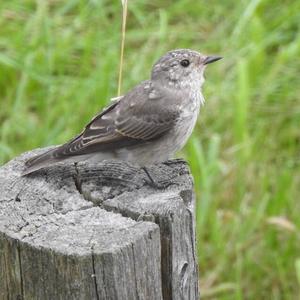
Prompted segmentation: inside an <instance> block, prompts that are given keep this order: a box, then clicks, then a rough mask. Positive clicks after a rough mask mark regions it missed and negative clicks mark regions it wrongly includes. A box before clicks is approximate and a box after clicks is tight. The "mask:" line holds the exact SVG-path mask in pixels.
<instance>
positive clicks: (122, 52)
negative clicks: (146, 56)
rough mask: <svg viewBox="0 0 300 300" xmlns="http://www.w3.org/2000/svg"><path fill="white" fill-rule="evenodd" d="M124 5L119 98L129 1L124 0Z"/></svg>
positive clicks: (120, 84) (119, 86) (119, 87)
mask: <svg viewBox="0 0 300 300" xmlns="http://www.w3.org/2000/svg"><path fill="white" fill-rule="evenodd" d="M122 4H123V13H122V41H121V53H120V68H119V82H118V96H121V86H122V71H123V57H124V46H125V33H126V19H127V0H122Z"/></svg>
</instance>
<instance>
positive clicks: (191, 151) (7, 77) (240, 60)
mask: <svg viewBox="0 0 300 300" xmlns="http://www.w3.org/2000/svg"><path fill="white" fill-rule="evenodd" d="M121 9H122V8H121V3H120V1H104V0H103V1H100V0H99V1H97V0H90V1H83V0H82V1H79V0H69V1H60V0H51V1H50V0H48V1H43V0H40V1H34V0H26V1H17V0H11V1H1V2H0V122H1V123H0V124H1V128H0V162H1V163H4V162H6V161H7V160H9V159H11V158H12V157H14V156H16V155H18V154H20V153H21V152H23V151H25V150H29V149H32V148H36V147H42V146H46V145H51V144H57V143H62V142H64V141H66V140H68V139H69V138H71V137H72V136H73V135H74V134H76V133H78V132H79V131H80V130H81V128H82V126H83V125H84V124H85V123H86V122H87V121H88V120H89V119H90V118H91V117H92V116H93V115H94V114H95V113H96V112H98V111H99V110H100V109H101V107H103V106H104V105H105V104H106V103H107V102H108V101H109V99H110V97H113V96H115V95H116V94H117V82H118V78H117V74H118V66H119V46H120V37H121V33H120V28H121ZM299 20H300V2H299V1H292V0H290V1H288V0H285V1H284V0H274V1H271V0H252V1H245V0H243V1H234V0H226V1H225V0H224V1H217V0H211V1H204V0H201V1H194V0H193V1H192V0H178V1H171V0H166V1H158V0H153V1H142V0H131V1H130V0H129V15H128V24H127V25H128V28H127V37H126V48H125V58H124V59H125V65H124V80H123V87H122V91H123V92H126V91H127V90H129V89H130V88H131V87H133V86H134V85H135V84H136V83H138V82H139V81H141V80H142V79H147V78H148V77H149V70H150V68H151V65H152V64H153V62H154V61H155V60H156V59H157V58H159V57H160V55H162V54H163V53H164V52H166V51H167V50H170V49H172V48H183V47H189V48H193V49H197V50H200V51H202V52H205V53H212V54H220V55H223V56H224V59H223V60H222V61H220V62H218V63H216V64H214V65H212V66H210V67H209V68H208V69H207V72H206V77H207V80H206V83H205V86H204V94H205V97H206V104H205V106H204V107H203V108H202V111H201V116H200V119H199V121H198V124H197V128H196V129H195V131H194V134H193V137H192V138H191V140H190V142H189V143H188V145H187V146H186V147H185V149H184V151H183V152H182V153H181V154H180V155H184V156H185V157H186V159H187V160H188V161H189V162H190V165H191V169H192V172H193V174H194V176H195V187H196V191H197V230H198V231H197V238H198V253H199V265H200V284H201V291H202V299H230V300H231V299H237V300H240V299H280V300H281V299H299V294H300V288H299V287H300V275H299V274H300V267H299V266H300V264H299V261H300V218H299V213H300V202H299V200H300V166H299V165H300V128H299V126H300V59H299V57H300V28H299V27H300V25H299V24H300V22H299ZM274 217H277V219H274ZM274 220H275V221H274Z"/></svg>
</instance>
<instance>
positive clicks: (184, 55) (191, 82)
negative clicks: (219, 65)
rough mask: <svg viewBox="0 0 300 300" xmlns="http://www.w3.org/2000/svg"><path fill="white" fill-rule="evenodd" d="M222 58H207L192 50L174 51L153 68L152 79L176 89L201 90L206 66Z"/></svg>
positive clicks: (163, 57)
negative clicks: (190, 88)
mask: <svg viewBox="0 0 300 300" xmlns="http://www.w3.org/2000/svg"><path fill="white" fill-rule="evenodd" d="M221 58H222V57H220V56H207V55H203V54H201V53H199V52H197V51H193V50H190V49H177V50H172V51H169V52H168V53H166V54H165V55H164V56H162V57H161V58H160V59H159V60H158V61H157V62H156V63H155V64H154V66H153V68H152V74H151V79H152V80H153V81H158V82H160V83H161V84H162V85H165V86H169V87H172V86H174V87H175V88H186V87H189V86H190V87H195V88H199V87H201V86H202V84H203V82H204V77H203V73H204V70H205V68H206V66H207V65H208V64H210V63H212V62H215V61H217V60H219V59H221Z"/></svg>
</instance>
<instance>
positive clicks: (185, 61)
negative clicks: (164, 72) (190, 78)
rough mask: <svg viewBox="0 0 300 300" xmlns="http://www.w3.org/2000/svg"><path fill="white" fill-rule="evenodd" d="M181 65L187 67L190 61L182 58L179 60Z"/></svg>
mask: <svg viewBox="0 0 300 300" xmlns="http://www.w3.org/2000/svg"><path fill="white" fill-rule="evenodd" d="M180 64H181V65H182V66H183V67H185V68H186V67H188V66H189V65H190V61H189V60H188V59H184V60H182V61H181V62H180Z"/></svg>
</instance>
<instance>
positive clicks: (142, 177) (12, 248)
mask: <svg viewBox="0 0 300 300" xmlns="http://www.w3.org/2000/svg"><path fill="white" fill-rule="evenodd" d="M42 151H45V149H41V150H35V151H32V152H29V153H26V154H23V155H21V156H20V157H18V158H16V159H14V160H12V161H10V162H9V163H7V164H6V165H4V166H2V167H1V168H0V299H1V300H2V299H20V300H21V299H24V300H27V299H43V300H44V299H51V300H56V299H72V300H73V299H97V300H99V299H112V300H116V299H122V300H124V299H125V300H126V299H129V300H132V299H147V300H148V299H150V300H151V299H154V300H157V299H165V300H166V299H180V300H182V299H198V278H197V263H196V257H195V239H194V212H193V205H194V192H193V180H192V177H191V175H190V173H189V169H188V167H187V165H186V163H185V162H184V161H182V160H172V161H168V162H166V163H163V164H158V165H152V166H149V167H147V169H143V168H140V167H138V166H134V165H132V164H128V163H125V162H117V161H104V162H102V163H98V164H96V165H91V164H88V163H86V162H82V163H79V164H77V165H72V164H67V163H66V164H61V165H57V166H54V167H51V168H49V169H47V170H41V171H39V172H37V173H35V174H32V175H29V176H27V177H21V176H20V175H21V172H22V170H23V169H24V161H25V160H26V159H28V158H29V157H31V156H33V155H35V154H37V153H40V152H42Z"/></svg>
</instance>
